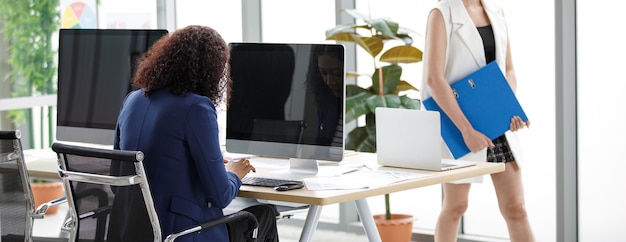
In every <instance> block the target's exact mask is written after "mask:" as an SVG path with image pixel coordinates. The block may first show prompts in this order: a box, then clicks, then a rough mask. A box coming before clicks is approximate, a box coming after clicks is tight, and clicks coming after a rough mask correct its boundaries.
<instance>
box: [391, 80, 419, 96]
mask: <svg viewBox="0 0 626 242" xmlns="http://www.w3.org/2000/svg"><path fill="white" fill-rule="evenodd" d="M409 90H414V91H419V89H417V88H416V87H414V86H413V85H411V83H408V82H406V81H400V83H398V86H396V90H395V93H399V92H403V91H409Z"/></svg>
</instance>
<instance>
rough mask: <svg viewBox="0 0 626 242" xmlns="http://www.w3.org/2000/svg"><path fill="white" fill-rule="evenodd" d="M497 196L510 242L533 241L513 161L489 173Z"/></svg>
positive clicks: (520, 185)
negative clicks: (496, 171) (495, 171)
mask: <svg viewBox="0 0 626 242" xmlns="http://www.w3.org/2000/svg"><path fill="white" fill-rule="evenodd" d="M491 179H492V181H493V186H494V187H495V190H496V196H497V197H498V205H499V207H500V213H502V217H504V220H505V221H506V225H507V228H508V230H509V237H510V239H511V241H512V242H531V241H535V237H534V235H533V232H532V229H531V227H530V223H529V222H528V215H527V214H526V208H525V205H524V187H523V185H522V174H521V171H520V169H519V167H518V166H517V163H515V162H508V163H506V170H505V171H503V172H500V173H495V174H491Z"/></svg>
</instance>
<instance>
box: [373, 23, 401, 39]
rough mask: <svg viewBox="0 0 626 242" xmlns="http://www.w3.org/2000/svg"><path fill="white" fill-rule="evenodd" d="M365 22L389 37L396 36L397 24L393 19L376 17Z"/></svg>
mask: <svg viewBox="0 0 626 242" xmlns="http://www.w3.org/2000/svg"><path fill="white" fill-rule="evenodd" d="M366 22H367V23H368V24H370V25H371V26H372V27H373V28H374V29H376V31H377V32H379V33H381V34H383V35H386V36H389V37H393V38H396V34H397V33H398V26H399V25H398V23H396V22H394V21H393V20H391V19H388V18H378V19H371V20H369V21H366Z"/></svg>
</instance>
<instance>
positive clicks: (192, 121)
mask: <svg viewBox="0 0 626 242" xmlns="http://www.w3.org/2000/svg"><path fill="white" fill-rule="evenodd" d="M228 61H229V49H228V46H227V45H226V43H225V42H224V40H223V39H222V37H221V36H220V35H219V33H217V32H216V31H215V30H213V29H211V28H209V27H204V26H188V27H185V28H183V29H180V30H177V31H176V32H173V33H172V34H170V35H166V36H164V37H162V38H161V39H159V40H158V41H157V42H156V43H155V44H154V45H153V46H152V48H151V49H150V50H148V51H147V52H146V53H145V54H144V56H143V57H142V58H141V59H140V60H139V65H138V68H137V73H136V75H135V78H134V80H133V83H134V85H135V86H137V87H138V88H140V89H138V90H136V91H133V92H131V93H130V94H129V95H128V96H127V97H126V100H125V101H124V103H123V105H122V109H121V112H120V115H119V118H118V122H117V135H116V137H115V143H114V144H115V145H114V146H115V148H116V149H122V150H140V151H143V152H144V153H145V159H144V165H145V168H146V173H147V178H148V183H149V184H150V188H151V190H152V194H153V199H154V204H155V207H156V211H157V214H158V218H159V222H160V223H161V224H160V225H161V228H162V233H163V237H164V238H165V236H166V235H168V234H171V233H173V232H178V231H181V230H183V229H186V228H189V227H192V226H194V225H196V224H197V223H200V222H203V221H207V220H210V219H213V218H217V217H221V216H223V212H222V209H223V208H225V207H226V206H227V205H228V204H229V203H230V202H231V201H232V200H233V199H234V198H235V197H236V196H237V194H238V192H239V188H240V186H241V178H243V177H244V176H246V174H247V173H249V172H250V171H256V170H255V168H254V167H253V166H252V165H250V162H249V161H248V160H245V159H241V160H239V161H236V162H233V161H225V160H224V159H223V157H222V153H221V151H220V144H219V136H218V125H217V112H216V108H215V107H216V106H217V105H218V104H220V103H224V102H225V101H226V102H227V100H226V97H227V92H228V90H229V87H230V85H231V80H230V77H229V75H228V71H227V70H228ZM124 169H127V168H124V167H121V168H120V171H119V172H120V173H123V172H125V170H124ZM125 195H126V196H125V197H126V198H125V199H129V200H132V199H133V196H140V194H132V193H130V192H129V194H125ZM117 198H123V196H118V197H117ZM135 200H136V201H137V204H138V203H139V202H141V199H135ZM139 205H140V204H138V206H139ZM247 210H248V211H250V212H252V213H253V214H255V216H257V219H258V220H259V231H258V241H278V234H277V229H276V220H275V218H276V211H275V208H274V207H273V206H271V205H257V206H254V207H250V208H247ZM246 224H247V223H246V222H245V221H244V222H242V223H241V224H229V225H228V226H226V225H222V226H217V227H215V228H212V229H208V230H205V231H202V232H200V233H194V234H190V235H186V236H184V237H181V238H179V239H177V241H241V240H242V239H243V237H242V236H241V235H240V234H239V232H237V231H244V230H245V226H247V225H246ZM110 226H112V227H116V228H114V229H110V232H109V235H108V239H109V241H145V240H151V238H150V237H151V236H149V235H150V234H151V230H150V225H149V221H148V220H147V216H145V209H144V210H143V214H142V210H141V209H135V208H133V207H132V206H131V207H125V208H119V207H117V208H114V210H113V211H112V215H111V223H110ZM229 231H230V235H229ZM146 235H148V236H146Z"/></svg>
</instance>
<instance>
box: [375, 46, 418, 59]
mask: <svg viewBox="0 0 626 242" xmlns="http://www.w3.org/2000/svg"><path fill="white" fill-rule="evenodd" d="M380 61H382V62H388V63H392V64H398V63H416V62H420V61H422V51H421V50H419V49H418V48H415V47H413V46H410V45H400V46H396V47H393V48H391V49H389V50H387V51H385V53H383V55H381V56H380Z"/></svg>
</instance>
